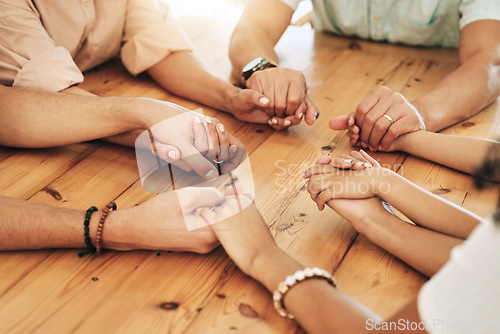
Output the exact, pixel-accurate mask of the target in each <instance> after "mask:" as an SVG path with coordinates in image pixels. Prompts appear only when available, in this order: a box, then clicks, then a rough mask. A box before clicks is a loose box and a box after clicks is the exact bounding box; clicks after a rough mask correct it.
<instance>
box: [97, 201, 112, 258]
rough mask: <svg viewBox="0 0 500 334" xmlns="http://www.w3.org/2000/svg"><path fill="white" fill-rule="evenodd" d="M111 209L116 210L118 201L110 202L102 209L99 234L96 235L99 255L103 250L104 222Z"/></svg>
mask: <svg viewBox="0 0 500 334" xmlns="http://www.w3.org/2000/svg"><path fill="white" fill-rule="evenodd" d="M111 210H116V203H115V202H109V204H108V205H106V207H105V208H104V209H102V215H101V220H100V221H99V225H98V226H97V234H96V236H95V249H96V252H97V255H100V254H101V252H102V250H101V239H102V230H103V229H104V222H105V221H106V218H107V217H108V214H109V211H111Z"/></svg>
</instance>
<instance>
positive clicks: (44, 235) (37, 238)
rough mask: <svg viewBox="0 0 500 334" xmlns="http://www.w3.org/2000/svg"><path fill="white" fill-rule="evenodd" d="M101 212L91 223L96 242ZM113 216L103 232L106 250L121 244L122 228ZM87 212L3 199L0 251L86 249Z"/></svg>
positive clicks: (92, 218)
mask: <svg viewBox="0 0 500 334" xmlns="http://www.w3.org/2000/svg"><path fill="white" fill-rule="evenodd" d="M100 215H101V213H100V212H94V214H93V215H92V217H91V220H90V226H89V227H90V237H91V239H92V240H95V235H96V232H97V225H98V223H99V218H100ZM112 215H113V213H110V216H109V218H108V221H107V223H106V225H105V227H104V230H103V237H104V238H103V247H105V248H113V247H114V245H115V244H116V243H117V242H119V235H118V233H119V229H116V228H114V227H115V226H116V223H115V222H114V221H113V218H112ZM84 220H85V211H82V210H72V209H64V208H57V207H52V206H47V205H41V204H36V203H29V202H25V201H21V200H16V199H12V198H8V197H4V196H0V251H5V250H22V249H43V248H80V247H85V241H84V238H83V227H84V226H83V222H84Z"/></svg>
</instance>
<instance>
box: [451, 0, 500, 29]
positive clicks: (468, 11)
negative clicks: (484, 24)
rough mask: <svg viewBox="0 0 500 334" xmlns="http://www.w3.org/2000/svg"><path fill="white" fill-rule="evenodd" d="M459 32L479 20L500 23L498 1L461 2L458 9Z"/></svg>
mask: <svg viewBox="0 0 500 334" xmlns="http://www.w3.org/2000/svg"><path fill="white" fill-rule="evenodd" d="M459 12H460V22H459V23H460V30H461V29H463V28H464V27H465V26H466V25H468V24H469V23H472V22H475V21H481V20H496V21H500V1H499V0H462V2H461V3H460V7H459Z"/></svg>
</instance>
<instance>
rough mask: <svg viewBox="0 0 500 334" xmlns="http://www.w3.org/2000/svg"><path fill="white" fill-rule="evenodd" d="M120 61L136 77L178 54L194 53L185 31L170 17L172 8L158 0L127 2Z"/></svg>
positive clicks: (133, 0)
mask: <svg viewBox="0 0 500 334" xmlns="http://www.w3.org/2000/svg"><path fill="white" fill-rule="evenodd" d="M123 42H124V44H123V46H122V49H121V58H122V62H123V64H124V65H125V67H126V68H127V69H128V70H129V72H130V73H131V74H133V75H137V74H139V73H141V72H143V71H145V70H147V69H149V68H151V67H153V66H154V65H156V64H157V63H159V62H160V61H161V60H163V59H164V58H166V57H167V56H168V55H169V54H171V53H173V52H177V51H191V50H192V44H191V42H190V41H189V38H188V37H187V36H186V34H185V33H184V31H183V30H182V29H181V28H180V27H179V26H178V25H177V24H176V23H175V22H174V20H173V19H172V18H171V17H170V16H169V8H168V6H166V5H165V4H164V3H162V2H161V1H157V0H128V4H127V12H126V16H125V31H124V36H123Z"/></svg>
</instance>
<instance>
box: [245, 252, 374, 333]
mask: <svg viewBox="0 0 500 334" xmlns="http://www.w3.org/2000/svg"><path fill="white" fill-rule="evenodd" d="M255 268H256V270H254V273H255V274H252V273H251V274H252V276H253V277H254V278H256V279H257V280H259V281H260V282H261V283H262V284H264V285H265V286H266V287H267V289H268V290H269V291H271V292H273V291H274V290H275V289H276V288H277V287H278V284H279V283H280V282H281V281H283V280H284V279H285V278H286V276H288V275H292V274H293V273H294V272H296V271H297V270H300V269H303V268H304V267H303V266H302V265H301V264H299V263H298V262H297V261H295V260H294V259H292V258H291V257H290V256H288V255H287V254H286V253H284V252H283V251H281V250H280V249H278V248H277V247H276V250H275V251H274V252H272V253H266V254H262V256H260V257H259V258H258V260H257V262H256V266H255ZM284 304H285V307H286V308H287V310H288V311H289V312H290V313H291V314H293V315H294V316H295V318H296V319H297V321H298V322H299V323H300V324H301V326H302V327H303V328H304V329H305V330H306V331H307V332H308V333H360V332H363V331H364V329H365V324H366V320H367V319H375V320H379V317H378V316H377V315H376V314H374V313H373V312H372V311H370V310H369V309H367V308H366V307H364V306H363V305H361V304H360V303H358V302H357V301H355V300H353V299H352V298H350V297H348V296H346V295H344V294H343V293H342V292H340V291H339V290H337V289H335V288H333V287H332V286H330V285H329V284H328V283H326V281H324V280H321V279H309V280H306V281H304V282H301V283H298V284H297V285H296V286H294V287H293V288H292V289H291V290H290V291H289V292H288V293H287V295H286V296H285V299H284ZM332 315H333V316H332Z"/></svg>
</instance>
